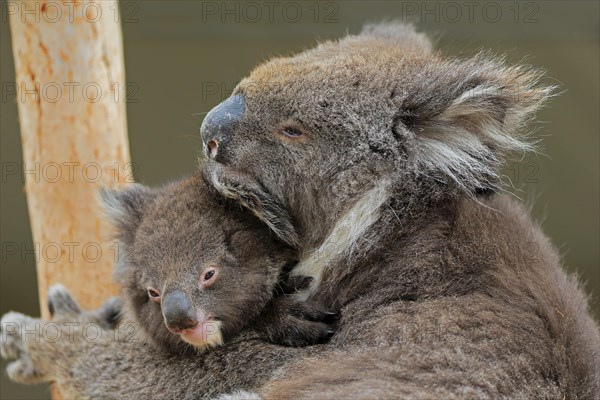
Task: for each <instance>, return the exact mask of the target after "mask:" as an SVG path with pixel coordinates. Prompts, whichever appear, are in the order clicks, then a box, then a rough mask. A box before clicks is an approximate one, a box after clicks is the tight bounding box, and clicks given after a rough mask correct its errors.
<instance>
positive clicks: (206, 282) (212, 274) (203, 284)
mask: <svg viewBox="0 0 600 400" xmlns="http://www.w3.org/2000/svg"><path fill="white" fill-rule="evenodd" d="M218 280H219V267H217V266H210V267H208V268H205V269H204V270H203V271H202V272H201V273H200V288H201V289H206V288H209V287H211V286H212V285H214V284H215V283H217V281H218Z"/></svg>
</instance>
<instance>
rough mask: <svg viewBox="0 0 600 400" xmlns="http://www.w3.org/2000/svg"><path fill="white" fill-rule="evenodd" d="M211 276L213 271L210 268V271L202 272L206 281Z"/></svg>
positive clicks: (213, 274)
mask: <svg viewBox="0 0 600 400" xmlns="http://www.w3.org/2000/svg"><path fill="white" fill-rule="evenodd" d="M213 276H215V271H214V270H212V269H211V270H210V271H208V272H206V274H204V281H208V280H209V279H210V278H212V277H213Z"/></svg>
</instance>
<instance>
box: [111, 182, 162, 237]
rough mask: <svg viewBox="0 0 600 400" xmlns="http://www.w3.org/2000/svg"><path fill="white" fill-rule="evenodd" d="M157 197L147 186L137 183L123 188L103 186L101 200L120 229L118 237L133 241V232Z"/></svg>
mask: <svg viewBox="0 0 600 400" xmlns="http://www.w3.org/2000/svg"><path fill="white" fill-rule="evenodd" d="M154 197H155V193H154V192H153V190H152V189H150V188H149V187H147V186H144V185H140V184H137V183H134V184H131V185H128V186H127V187H125V188H123V189H116V190H115V189H108V188H103V189H101V191H100V201H101V202H102V204H103V205H104V210H105V212H106V214H107V215H108V217H109V218H110V219H111V220H112V223H113V225H114V226H115V227H116V228H117V230H118V233H117V235H118V237H119V238H120V239H122V240H123V241H124V242H126V243H131V241H132V239H133V233H134V232H135V230H136V229H137V227H138V226H139V224H140V222H141V221H142V218H143V215H144V210H145V208H146V206H147V204H148V203H149V202H150V201H151V200H152V199H153V198H154Z"/></svg>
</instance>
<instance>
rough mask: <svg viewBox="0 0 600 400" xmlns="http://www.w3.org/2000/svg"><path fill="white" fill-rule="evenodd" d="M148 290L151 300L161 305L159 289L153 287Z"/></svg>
mask: <svg viewBox="0 0 600 400" xmlns="http://www.w3.org/2000/svg"><path fill="white" fill-rule="evenodd" d="M147 290H148V297H149V298H150V300H151V301H153V302H155V303H160V291H159V290H158V289H154V288H153V287H149V288H148V289H147Z"/></svg>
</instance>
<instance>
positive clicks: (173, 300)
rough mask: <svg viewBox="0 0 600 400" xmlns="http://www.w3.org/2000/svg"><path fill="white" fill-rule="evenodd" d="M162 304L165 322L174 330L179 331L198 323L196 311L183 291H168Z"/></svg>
mask: <svg viewBox="0 0 600 400" xmlns="http://www.w3.org/2000/svg"><path fill="white" fill-rule="evenodd" d="M161 306H162V313H163V317H164V318H165V324H166V325H167V328H169V330H171V331H172V332H175V333H179V332H181V331H183V330H185V329H193V328H195V327H196V326H197V325H198V319H197V317H196V311H195V309H194V307H192V306H191V305H190V302H189V300H188V298H187V296H186V295H185V293H183V292H182V291H180V290H176V291H173V292H171V293H168V294H167V295H166V296H164V297H163V301H162V304H161Z"/></svg>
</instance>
